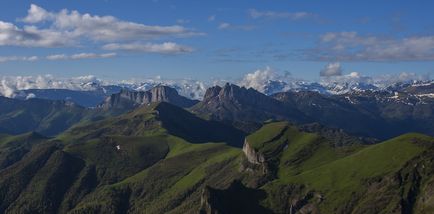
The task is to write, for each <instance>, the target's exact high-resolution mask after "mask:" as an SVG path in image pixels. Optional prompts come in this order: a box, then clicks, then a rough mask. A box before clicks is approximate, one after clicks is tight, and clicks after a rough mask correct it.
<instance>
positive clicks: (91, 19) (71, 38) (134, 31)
mask: <svg viewBox="0 0 434 214" xmlns="http://www.w3.org/2000/svg"><path fill="white" fill-rule="evenodd" d="M21 21H22V22H24V23H27V24H31V25H25V26H24V27H22V28H20V27H18V26H16V25H15V24H12V23H9V22H3V21H0V45H2V46H5V45H11V46H24V47H64V46H75V45H80V44H82V43H83V42H84V41H88V40H90V41H94V42H117V41H143V40H149V39H161V38H166V37H188V36H195V35H202V33H199V32H196V31H194V30H192V29H188V28H185V27H183V26H180V25H171V26H158V25H145V24H141V23H135V22H129V21H123V20H119V19H118V18H116V17H113V16H97V15H91V14H88V13H84V14H82V13H80V12H78V11H75V10H72V11H69V10H67V9H63V10H61V11H60V12H49V11H47V10H45V9H43V8H41V7H39V6H37V5H35V4H32V5H31V6H30V9H29V10H28V14H27V16H26V17H24V18H22V19H21Z"/></svg>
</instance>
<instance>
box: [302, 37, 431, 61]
mask: <svg viewBox="0 0 434 214" xmlns="http://www.w3.org/2000/svg"><path fill="white" fill-rule="evenodd" d="M306 56H307V58H308V59H313V60H320V61H331V60H333V61H379V62H387V61H432V60H434V36H413V37H405V38H389V37H378V36H362V35H359V34H358V33H357V32H329V33H326V34H323V35H321V36H320V42H319V46H318V47H316V48H314V49H312V50H309V51H307V52H306Z"/></svg>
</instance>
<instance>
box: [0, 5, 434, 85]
mask: <svg viewBox="0 0 434 214" xmlns="http://www.w3.org/2000/svg"><path fill="white" fill-rule="evenodd" d="M0 8H1V9H0V10H1V12H0V76H37V75H46V74H50V75H54V76H58V77H77V76H84V75H94V76H97V77H98V78H102V79H107V80H120V79H140V78H154V77H162V78H169V79H197V80H210V79H223V80H225V79H227V80H231V79H239V78H242V77H243V76H244V75H246V74H249V73H252V72H254V71H257V70H258V69H259V70H261V69H262V70H270V69H271V70H273V72H275V73H278V74H279V75H291V76H293V77H295V78H299V79H305V80H311V81H316V80H319V79H321V78H327V77H335V76H345V75H350V74H352V75H354V72H357V74H361V75H366V76H381V75H400V74H402V73H406V74H408V73H411V74H414V75H419V76H424V77H429V78H432V77H433V76H434V13H433V12H432V8H434V2H433V1H428V0H426V1H424V0H419V1H400V0H394V1H392V0H363V1H343V0H342V1H337V0H328V1H323V0H322V1H321V0H309V1H300V0H297V1H290V0H286V1H283V0H240V1H228V0H219V1H203V0H184V1H179V0H178V1H175V0H172V1H169V0H123V1H114V0H92V1H88V0H75V1H68V0H39V1H26V0H23V1H12V0H5V1H0ZM410 76H411V75H410Z"/></svg>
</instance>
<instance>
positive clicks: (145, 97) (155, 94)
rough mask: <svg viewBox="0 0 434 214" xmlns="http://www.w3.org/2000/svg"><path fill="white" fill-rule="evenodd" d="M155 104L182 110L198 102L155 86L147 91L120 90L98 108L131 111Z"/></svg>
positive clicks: (172, 90)
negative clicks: (161, 103)
mask: <svg viewBox="0 0 434 214" xmlns="http://www.w3.org/2000/svg"><path fill="white" fill-rule="evenodd" d="M156 102H168V103H171V104H174V105H177V106H179V107H182V108H187V107H190V106H193V105H194V104H196V103H197V102H198V101H196V100H190V99H188V98H186V97H183V96H181V95H179V94H178V92H177V91H176V90H175V89H174V88H171V87H168V86H157V87H154V88H152V89H151V90H149V91H129V90H121V91H120V92H119V93H117V94H112V95H111V96H109V97H107V98H106V100H105V101H104V102H103V103H102V104H101V105H100V107H102V108H103V109H112V108H117V109H131V108H134V107H136V106H140V105H146V104H150V103H156Z"/></svg>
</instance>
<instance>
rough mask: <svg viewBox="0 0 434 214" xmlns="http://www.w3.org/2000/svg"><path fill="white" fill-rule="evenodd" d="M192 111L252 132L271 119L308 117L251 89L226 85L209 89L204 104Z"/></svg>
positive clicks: (294, 119) (201, 103)
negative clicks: (229, 122)
mask: <svg viewBox="0 0 434 214" xmlns="http://www.w3.org/2000/svg"><path fill="white" fill-rule="evenodd" d="M192 111H193V112H195V113H198V114H202V115H207V116H209V117H210V118H211V119H213V120H218V121H231V122H232V125H234V126H236V127H237V128H239V129H241V130H243V131H246V132H252V131H254V130H256V128H258V126H257V124H260V123H262V122H263V121H266V120H269V119H279V120H281V119H282V120H290V121H298V122H302V121H306V120H307V119H306V118H305V116H304V115H303V114H302V113H301V112H300V111H298V110H296V109H294V108H292V107H291V106H288V105H285V104H284V103H282V102H280V101H278V100H276V99H274V98H272V97H269V96H267V95H265V94H262V93H260V92H259V91H256V90H254V89H252V88H249V89H247V88H245V87H239V86H237V85H234V84H229V83H227V84H225V85H224V86H223V87H220V86H214V87H211V88H209V89H208V90H207V91H206V93H205V96H204V98H203V100H202V101H201V102H199V103H198V104H197V105H195V106H193V107H192Z"/></svg>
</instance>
